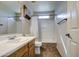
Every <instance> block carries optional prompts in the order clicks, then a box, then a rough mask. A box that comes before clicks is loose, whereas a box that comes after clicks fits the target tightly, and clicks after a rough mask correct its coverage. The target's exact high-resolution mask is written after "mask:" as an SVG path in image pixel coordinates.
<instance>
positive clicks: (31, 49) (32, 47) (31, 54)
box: [29, 40, 35, 57]
mask: <svg viewBox="0 0 79 59" xmlns="http://www.w3.org/2000/svg"><path fill="white" fill-rule="evenodd" d="M34 56H35V40H32V41H31V42H30V43H29V57H34Z"/></svg>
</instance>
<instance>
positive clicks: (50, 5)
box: [33, 1, 56, 12]
mask: <svg viewBox="0 0 79 59" xmlns="http://www.w3.org/2000/svg"><path fill="white" fill-rule="evenodd" d="M55 3H56V2H55V1H37V2H34V3H33V7H34V8H33V10H34V12H46V11H47V12H49V11H54V9H55Z"/></svg>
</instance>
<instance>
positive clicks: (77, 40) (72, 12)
mask: <svg viewBox="0 0 79 59" xmlns="http://www.w3.org/2000/svg"><path fill="white" fill-rule="evenodd" d="M78 6H79V2H75V1H74V2H67V15H68V19H67V32H68V33H69V36H70V37H71V38H70V39H71V41H70V48H69V49H70V52H69V53H70V56H79V55H78V52H77V51H78V48H79V47H78V45H79V10H78V9H79V8H77V7H78Z"/></svg>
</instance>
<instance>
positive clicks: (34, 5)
mask: <svg viewBox="0 0 79 59" xmlns="http://www.w3.org/2000/svg"><path fill="white" fill-rule="evenodd" d="M21 2H22V3H23V4H25V5H26V6H28V7H29V10H30V11H31V12H33V11H34V12H50V11H54V9H55V4H56V2H55V1H35V2H32V1H1V2H0V3H2V4H3V5H5V6H6V7H4V6H3V7H4V8H5V9H4V10H6V9H7V12H17V13H19V12H20V3H21ZM0 9H1V8H0Z"/></svg>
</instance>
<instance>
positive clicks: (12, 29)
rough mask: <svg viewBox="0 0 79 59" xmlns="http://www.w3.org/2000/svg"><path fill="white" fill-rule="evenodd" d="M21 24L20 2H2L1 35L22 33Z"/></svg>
mask: <svg viewBox="0 0 79 59" xmlns="http://www.w3.org/2000/svg"><path fill="white" fill-rule="evenodd" d="M20 23H21V22H20V2H18V1H0V35H3V34H14V33H17V32H19V31H21V29H19V28H21V27H20V26H21V24H20ZM18 29H19V30H18Z"/></svg>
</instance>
